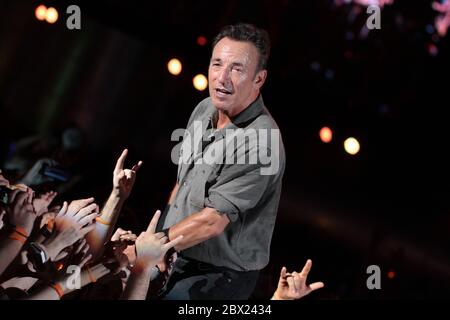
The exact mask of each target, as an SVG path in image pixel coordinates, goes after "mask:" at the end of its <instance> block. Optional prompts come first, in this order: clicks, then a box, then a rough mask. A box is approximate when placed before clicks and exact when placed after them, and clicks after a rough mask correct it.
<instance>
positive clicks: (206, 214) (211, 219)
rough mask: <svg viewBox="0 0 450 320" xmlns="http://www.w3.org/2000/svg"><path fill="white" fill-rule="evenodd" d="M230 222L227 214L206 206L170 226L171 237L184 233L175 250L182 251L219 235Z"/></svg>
mask: <svg viewBox="0 0 450 320" xmlns="http://www.w3.org/2000/svg"><path fill="white" fill-rule="evenodd" d="M229 222H230V220H229V219H228V217H227V216H226V215H224V214H220V213H218V212H217V211H216V210H215V209H213V208H204V209H203V210H202V211H200V212H196V213H194V214H192V215H190V216H189V217H187V218H185V219H183V220H181V221H180V222H178V223H177V224H176V225H173V226H172V227H170V229H169V239H175V238H176V237H178V236H179V235H183V240H182V241H181V242H180V243H179V244H178V245H177V246H175V250H177V251H181V250H184V249H187V248H190V247H193V246H195V245H197V244H199V243H201V242H203V241H206V240H208V239H210V238H213V237H216V236H218V235H219V234H220V233H222V232H223V230H224V229H225V227H226V226H227V225H228V223H229Z"/></svg>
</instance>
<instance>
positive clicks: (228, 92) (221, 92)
mask: <svg viewBox="0 0 450 320" xmlns="http://www.w3.org/2000/svg"><path fill="white" fill-rule="evenodd" d="M216 92H217V93H218V94H220V95H225V94H232V92H231V91H230V90H227V89H223V88H216Z"/></svg>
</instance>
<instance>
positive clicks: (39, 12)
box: [34, 4, 47, 21]
mask: <svg viewBox="0 0 450 320" xmlns="http://www.w3.org/2000/svg"><path fill="white" fill-rule="evenodd" d="M34 15H35V16H36V19H38V20H41V21H44V20H45V16H46V15H47V7H46V6H44V5H43V4H41V5H40V6H39V7H37V8H36V10H34Z"/></svg>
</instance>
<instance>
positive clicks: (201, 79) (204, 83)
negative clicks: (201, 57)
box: [193, 74, 208, 91]
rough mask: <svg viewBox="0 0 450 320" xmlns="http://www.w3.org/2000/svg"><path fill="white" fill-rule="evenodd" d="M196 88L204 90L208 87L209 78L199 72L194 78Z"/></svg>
mask: <svg viewBox="0 0 450 320" xmlns="http://www.w3.org/2000/svg"><path fill="white" fill-rule="evenodd" d="M193 83H194V87H195V89H197V90H199V91H203V90H205V89H206V88H207V87H208V79H206V77H205V76H204V75H202V74H198V75H196V76H195V77H194V79H193Z"/></svg>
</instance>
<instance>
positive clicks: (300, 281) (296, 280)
mask: <svg viewBox="0 0 450 320" xmlns="http://www.w3.org/2000/svg"><path fill="white" fill-rule="evenodd" d="M311 266H312V261H311V260H309V259H308V261H306V264H305V266H304V267H303V270H302V271H301V272H300V273H298V272H295V271H294V272H292V273H287V272H286V267H283V268H282V269H281V273H280V279H279V281H278V287H277V290H276V291H275V293H274V295H273V297H272V299H273V300H294V299H300V298H302V297H304V296H306V295H308V294H310V293H311V292H312V291H314V290H317V289H320V288H322V287H323V286H324V284H323V282H314V283H312V284H310V285H307V284H306V280H307V277H308V273H309V271H310V270H311Z"/></svg>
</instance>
